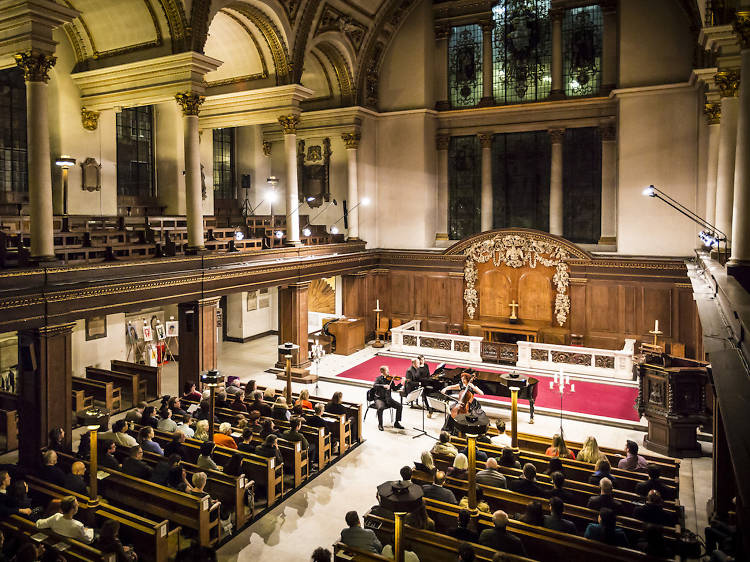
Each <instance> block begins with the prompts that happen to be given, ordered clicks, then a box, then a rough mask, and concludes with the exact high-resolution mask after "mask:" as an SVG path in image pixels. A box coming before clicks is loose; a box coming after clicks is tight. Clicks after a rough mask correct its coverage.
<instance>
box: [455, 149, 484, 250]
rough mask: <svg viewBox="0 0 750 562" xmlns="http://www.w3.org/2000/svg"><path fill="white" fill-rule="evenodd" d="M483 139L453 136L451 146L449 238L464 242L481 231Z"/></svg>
mask: <svg viewBox="0 0 750 562" xmlns="http://www.w3.org/2000/svg"><path fill="white" fill-rule="evenodd" d="M480 158H481V152H480V148H479V138H478V137H477V136H476V135H471V136H466V137H452V138H451V143H450V146H449V147H448V237H449V238H450V239H451V240H461V239H462V238H466V237H467V236H470V235H472V234H476V233H477V232H479V231H480V229H481V222H480V219H481V205H482V177H481V169H482V166H481V160H480Z"/></svg>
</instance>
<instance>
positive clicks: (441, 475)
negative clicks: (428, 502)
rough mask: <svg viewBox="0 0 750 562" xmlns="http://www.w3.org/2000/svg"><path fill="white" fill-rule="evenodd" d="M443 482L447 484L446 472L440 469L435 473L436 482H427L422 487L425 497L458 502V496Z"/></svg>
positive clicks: (453, 502) (446, 501)
mask: <svg viewBox="0 0 750 562" xmlns="http://www.w3.org/2000/svg"><path fill="white" fill-rule="evenodd" d="M443 484H445V472H443V471H441V470H438V471H437V472H436V473H435V478H434V482H433V483H432V484H425V485H424V486H423V487H422V492H423V494H424V497H426V498H430V499H433V500H438V501H441V502H445V503H452V504H457V503H458V502H457V501H456V496H455V495H453V492H452V491H451V490H449V489H448V488H445V487H443Z"/></svg>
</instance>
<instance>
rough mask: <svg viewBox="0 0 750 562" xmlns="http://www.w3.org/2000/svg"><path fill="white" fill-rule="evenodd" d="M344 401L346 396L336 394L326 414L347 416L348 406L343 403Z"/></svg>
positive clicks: (327, 406)
mask: <svg viewBox="0 0 750 562" xmlns="http://www.w3.org/2000/svg"><path fill="white" fill-rule="evenodd" d="M343 399H344V394H343V393H342V392H340V391H339V392H334V393H333V396H332V397H331V400H330V401H329V402H328V404H326V412H328V413H329V414H337V415H341V414H346V406H344V405H343V404H342V403H341V401H342V400H343Z"/></svg>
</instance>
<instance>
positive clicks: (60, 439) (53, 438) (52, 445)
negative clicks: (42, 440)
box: [47, 427, 73, 454]
mask: <svg viewBox="0 0 750 562" xmlns="http://www.w3.org/2000/svg"><path fill="white" fill-rule="evenodd" d="M47 448H48V449H51V450H53V451H59V452H61V453H67V454H71V453H72V452H73V451H71V449H70V447H68V446H67V445H66V444H65V430H64V429H63V428H62V427H53V428H52V429H50V431H49V442H48V443H47Z"/></svg>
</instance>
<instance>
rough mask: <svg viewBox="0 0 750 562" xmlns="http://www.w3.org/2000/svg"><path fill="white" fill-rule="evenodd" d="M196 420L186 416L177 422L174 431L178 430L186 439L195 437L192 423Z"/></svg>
mask: <svg viewBox="0 0 750 562" xmlns="http://www.w3.org/2000/svg"><path fill="white" fill-rule="evenodd" d="M195 423H196V422H194V421H193V419H192V418H191V417H190V416H187V417H185V418H183V419H182V421H178V422H177V429H175V431H179V432H180V433H184V434H185V437H187V438H188V439H192V438H193V437H195V429H193V427H192V426H193V425H195Z"/></svg>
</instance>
